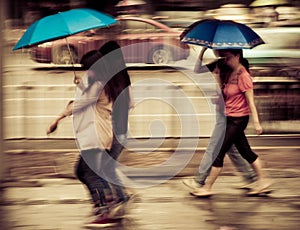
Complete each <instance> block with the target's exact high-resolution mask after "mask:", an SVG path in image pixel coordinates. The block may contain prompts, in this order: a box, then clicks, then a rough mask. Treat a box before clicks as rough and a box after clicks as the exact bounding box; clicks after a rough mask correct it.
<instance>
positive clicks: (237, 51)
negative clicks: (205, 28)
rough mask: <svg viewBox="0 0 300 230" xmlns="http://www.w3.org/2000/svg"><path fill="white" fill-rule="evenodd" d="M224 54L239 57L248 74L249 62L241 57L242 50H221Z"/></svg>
mask: <svg viewBox="0 0 300 230" xmlns="http://www.w3.org/2000/svg"><path fill="white" fill-rule="evenodd" d="M222 51H225V52H230V53H232V54H233V55H234V56H236V55H238V54H239V55H240V63H241V64H242V65H243V66H244V67H245V69H246V70H247V72H250V70H249V62H248V60H247V59H246V58H244V55H243V50H242V49H226V50H222Z"/></svg>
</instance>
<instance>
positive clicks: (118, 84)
mask: <svg viewBox="0 0 300 230" xmlns="http://www.w3.org/2000/svg"><path fill="white" fill-rule="evenodd" d="M99 52H100V53H101V54H102V55H103V58H104V59H105V60H106V62H107V63H109V73H115V72H116V70H119V72H117V73H115V74H114V75H113V77H111V79H109V81H108V83H107V84H109V85H111V87H112V88H113V90H112V99H113V101H115V100H116V99H117V97H118V96H119V95H120V94H121V93H122V91H123V90H124V89H126V88H127V87H128V86H129V85H130V84H131V83H130V78H129V74H128V71H127V67H126V64H125V61H124V56H123V53H122V50H121V47H120V46H119V44H118V43H117V42H116V41H109V42H107V43H105V44H104V45H103V46H102V47H101V48H100V49H99Z"/></svg>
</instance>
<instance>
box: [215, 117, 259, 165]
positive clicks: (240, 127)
mask: <svg viewBox="0 0 300 230" xmlns="http://www.w3.org/2000/svg"><path fill="white" fill-rule="evenodd" d="M248 121H249V116H243V117H226V132H225V137H224V141H223V144H222V147H221V149H220V152H219V154H218V156H217V158H216V159H215V161H214V163H213V166H214V167H223V163H224V157H225V154H226V153H227V152H228V150H229V149H230V148H231V146H232V145H233V144H235V146H236V148H237V149H238V151H239V153H240V154H241V155H242V157H243V158H245V159H246V160H247V161H248V162H249V163H250V164H252V163H253V162H254V161H255V160H256V159H257V155H256V154H255V153H254V152H253V151H252V150H251V147H250V145H249V143H248V140H247V138H246V135H245V133H244V130H245V129H246V127H247V125H248Z"/></svg>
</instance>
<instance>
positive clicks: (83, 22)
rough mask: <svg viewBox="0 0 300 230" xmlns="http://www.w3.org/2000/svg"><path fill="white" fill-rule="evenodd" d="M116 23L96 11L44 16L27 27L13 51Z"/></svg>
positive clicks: (74, 11) (72, 11) (85, 9)
mask: <svg viewBox="0 0 300 230" xmlns="http://www.w3.org/2000/svg"><path fill="white" fill-rule="evenodd" d="M115 23H117V21H116V20H115V19H114V18H113V17H111V16H110V15H107V14H104V13H101V12H98V11H96V10H92V9H87V8H79V9H73V10H69V11H64V12H60V13H57V14H54V15H50V16H46V17H44V18H42V19H40V20H38V21H36V22H34V23H33V24H32V25H30V26H29V28H28V29H27V30H26V32H25V33H24V34H23V36H22V37H21V39H20V40H19V41H18V43H17V44H16V45H15V47H14V48H13V50H17V49H20V48H28V47H30V46H32V45H37V44H40V43H44V42H47V41H51V40H55V39H59V38H64V37H67V36H70V35H73V34H76V33H80V32H83V31H86V30H90V29H95V28H101V27H106V26H110V25H112V24H115Z"/></svg>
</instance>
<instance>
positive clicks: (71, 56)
mask: <svg viewBox="0 0 300 230" xmlns="http://www.w3.org/2000/svg"><path fill="white" fill-rule="evenodd" d="M65 39H66V43H67V47H68V51H69V54H70V58H71V63H72V68H73V73H74V78H75V77H76V72H75V67H74V59H73V55H72V53H71V49H70V45H69V42H68V39H67V37H66V38H65Z"/></svg>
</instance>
